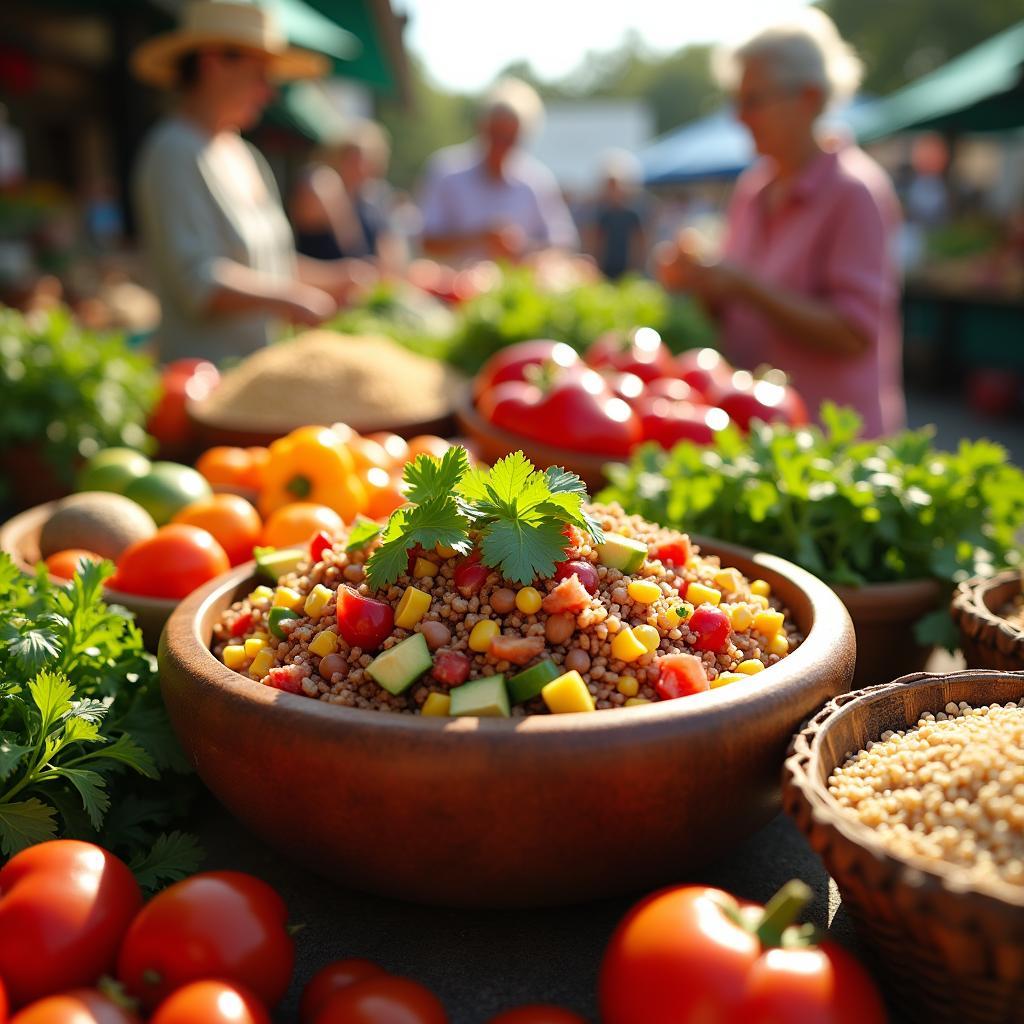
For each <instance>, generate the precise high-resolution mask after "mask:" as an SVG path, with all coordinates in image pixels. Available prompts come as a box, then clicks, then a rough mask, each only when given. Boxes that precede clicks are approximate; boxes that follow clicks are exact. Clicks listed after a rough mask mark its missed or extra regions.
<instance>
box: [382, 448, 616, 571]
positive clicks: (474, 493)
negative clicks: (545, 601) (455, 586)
mask: <svg viewBox="0 0 1024 1024" xmlns="http://www.w3.org/2000/svg"><path fill="white" fill-rule="evenodd" d="M405 482H406V484H407V485H408V490H407V497H408V498H409V501H410V502H411V503H412V504H410V505H408V506H406V507H405V508H401V509H399V510H398V511H397V512H394V513H392V515H391V518H390V519H389V520H388V523H387V526H386V527H385V528H384V533H383V536H382V539H381V545H380V547H379V548H378V549H377V550H376V551H375V552H374V553H373V554H372V555H371V556H370V558H369V560H368V562H367V580H368V582H369V583H370V586H371V587H374V588H377V587H380V586H384V585H386V584H389V583H394V581H395V580H396V579H398V577H399V576H401V575H402V573H403V572H405V570H406V566H407V563H408V552H409V550H410V549H412V548H414V547H415V546H416V545H422V546H423V547H424V548H432V547H434V546H435V545H437V544H440V545H443V546H446V547H450V548H452V549H454V550H455V551H457V552H459V553H460V554H468V553H469V552H470V551H471V550H472V548H473V544H474V541H475V542H476V543H478V544H479V545H480V551H481V554H482V556H483V561H484V563H485V564H486V565H489V566H492V567H493V568H495V569H499V570H500V571H501V572H502V574H503V575H504V577H505V578H506V579H508V580H512V581H515V582H518V583H524V584H525V583H531V582H533V580H534V579H535V578H536V577H537V576H544V575H550V573H552V572H553V571H554V568H555V565H556V564H557V563H558V562H559V561H561V560H562V558H563V557H564V552H565V547H566V539H565V533H564V529H565V527H566V526H574V527H576V528H577V529H580V530H583V531H585V532H587V533H589V534H590V535H591V536H592V537H593V538H594V539H595V541H596V542H597V543H600V542H601V541H603V540H604V534H603V533H602V532H601V528H600V526H599V525H598V524H597V522H596V521H595V520H594V519H593V518H592V517H591V516H589V515H588V514H587V512H586V510H585V509H584V507H583V503H584V502H585V501H586V500H587V491H586V488H585V487H584V485H583V483H582V481H581V480H580V479H579V477H578V476H576V475H575V474H574V473H569V472H567V471H566V470H564V469H560V468H559V467H554V466H553V467H552V468H550V469H549V470H547V471H546V472H544V473H541V472H538V471H537V470H536V469H534V466H533V463H532V462H530V460H529V459H528V458H526V456H525V455H523V453H522V452H515V453H513V454H512V455H509V456H507V457H506V458H504V459H499V460H498V462H496V463H495V464H494V466H493V468H491V469H489V470H482V469H474V470H471V469H470V468H469V457H468V455H467V453H466V450H465V448H462V447H460V446H455V447H452V448H449V449H448V451H447V452H445V454H444V455H443V456H442V457H441V458H440V459H435V458H432V457H430V456H428V455H421V456H419V458H417V459H416V461H415V462H413V463H411V464H410V465H409V466H407V467H406V470H405Z"/></svg>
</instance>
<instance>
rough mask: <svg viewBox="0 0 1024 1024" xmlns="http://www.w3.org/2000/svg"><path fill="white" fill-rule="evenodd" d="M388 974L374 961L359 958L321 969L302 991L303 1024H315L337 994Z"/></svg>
mask: <svg viewBox="0 0 1024 1024" xmlns="http://www.w3.org/2000/svg"><path fill="white" fill-rule="evenodd" d="M386 973H387V972H386V971H385V970H384V968H383V967H380V966H379V965H377V964H375V963H374V962H373V961H372V960H363V959H360V958H359V957H353V958H351V959H349V960H335V961H334V963H330V964H328V965H327V966H326V967H321V968H320V970H319V971H317V972H316V974H314V975H313V977H312V978H310V979H309V982H308V984H307V985H306V987H305V988H304V989H303V990H302V1002H301V1003H300V1004H299V1016H300V1018H301V1019H302V1024H313V1021H314V1020H315V1018H316V1015H317V1014H318V1013H319V1012H320V1010H321V1009H322V1008H323V1006H324V1004H325V1003H326V1002H327V1000H328V999H330V997H331V996H332V995H334V993H335V992H338V991H340V990H341V989H343V988H348V986H349V985H352V984H354V983H355V982H357V981H362V979H363V978H371V977H374V976H375V975H377V974H386Z"/></svg>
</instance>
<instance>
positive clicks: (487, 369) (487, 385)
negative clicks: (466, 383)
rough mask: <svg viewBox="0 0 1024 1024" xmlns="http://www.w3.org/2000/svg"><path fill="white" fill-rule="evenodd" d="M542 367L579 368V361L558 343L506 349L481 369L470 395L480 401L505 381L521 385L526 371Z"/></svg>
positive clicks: (527, 343) (542, 342) (541, 342)
mask: <svg viewBox="0 0 1024 1024" xmlns="http://www.w3.org/2000/svg"><path fill="white" fill-rule="evenodd" d="M544 363H552V364H553V365H554V366H555V367H561V368H562V369H568V368H570V367H576V366H578V365H579V364H580V357H579V356H578V355H577V354H576V351H575V350H574V349H572V348H570V347H569V346H568V345H566V344H563V343H562V342H560V341H548V340H537V341H521V342H518V343H517V344H515V345H507V346H506V347H505V348H503V349H501V350H500V351H498V352H496V353H495V354H494V355H493V356H491V358H490V359H488V360H487V362H486V363H484V365H483V366H482V367H481V369H480V372H479V373H478V374H477V376H476V380H475V381H474V382H473V394H474V396H475V397H476V398H477V400H479V398H480V396H481V395H483V394H484V393H485V392H487V391H490V389H491V388H493V387H495V385H497V384H501V383H503V382H504V381H510V380H514V381H524V380H526V379H527V370H528V368H529V367H531V366H537V367H539V366H542V365H543V364H544Z"/></svg>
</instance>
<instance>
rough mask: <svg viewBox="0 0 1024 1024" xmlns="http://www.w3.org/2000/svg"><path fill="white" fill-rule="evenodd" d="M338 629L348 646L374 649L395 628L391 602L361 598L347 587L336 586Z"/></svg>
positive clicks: (367, 649)
mask: <svg viewBox="0 0 1024 1024" xmlns="http://www.w3.org/2000/svg"><path fill="white" fill-rule="evenodd" d="M337 594H338V597H337V602H338V632H339V633H340V634H341V635H342V638H343V639H344V640H345V643H347V644H348V645H349V646H350V647H360V648H362V649H363V650H364V651H375V650H377V648H378V647H380V645H381V644H382V643H384V641H385V640H386V639H387V638H388V637H389V636H391V634H392V633H393V632H394V629H395V612H394V609H393V608H392V607H391V605H389V604H387V603H386V602H384V601H377V600H375V599H374V598H372V597H364V596H363V595H362V594H360V593H359V592H358V591H356V590H353V589H352V588H351V587H338V591H337Z"/></svg>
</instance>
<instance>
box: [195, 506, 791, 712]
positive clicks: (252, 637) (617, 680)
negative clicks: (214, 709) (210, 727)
mask: <svg viewBox="0 0 1024 1024" xmlns="http://www.w3.org/2000/svg"><path fill="white" fill-rule="evenodd" d="M590 511H591V514H592V515H593V516H594V517H595V518H596V519H597V521H598V522H599V523H600V524H601V526H602V528H603V529H604V530H605V532H606V533H613V534H618V535H620V536H623V537H626V538H631V539H632V540H634V541H638V542H641V543H643V544H646V545H647V547H648V551H649V552H654V551H656V550H658V548H659V546H662V549H663V550H664V545H665V544H668V543H671V542H677V543H678V542H681V543H682V544H683V545H684V546H687V547H689V551H690V554H689V557H688V558H687V559H686V562H685V565H683V566H676V565H669V564H665V563H663V562H662V561H660V560H659V559H658V558H656V557H652V556H650V554H649V555H648V557H646V558H645V559H644V561H643V564H642V565H641V566H640V567H639V568H638V569H637V570H636V572H635V573H632V574H628V575H627V574H624V573H623V572H621V571H619V570H618V569H615V568H610V567H608V566H607V565H604V564H601V562H600V560H599V555H598V551H597V549H596V546H592V545H591V542H590V538H589V537H587V536H586V535H585V534H582V533H580V532H576V531H572V532H571V534H570V537H569V540H568V542H567V543H568V545H569V547H568V548H567V552H566V560H567V561H579V562H587V563H589V564H590V565H592V567H593V570H594V572H595V574H596V579H597V587H596V593H594V594H592V595H591V594H589V593H586V592H585V591H583V592H582V594H581V591H580V585H579V578H578V576H572V577H570V578H569V580H568V581H559V580H557V579H549V580H544V581H535V583H534V586H533V587H532V588H530V587H521V586H518V585H515V584H512V583H508V582H506V581H505V580H503V579H502V578H501V577H500V575H499V574H498V573H497V572H495V571H490V572H489V573H487V574H486V577H485V578H484V580H483V582H482V585H480V586H479V588H478V589H477V590H476V592H473V593H466V592H460V590H459V589H458V588H457V587H456V580H455V576H456V571H457V570H458V568H459V566H460V564H463V563H464V562H465V561H466V560H465V559H464V558H462V557H461V556H456V557H451V558H446V557H443V555H442V554H438V553H437V552H434V551H431V552H426V553H423V554H422V556H421V558H420V561H419V563H418V565H417V568H418V569H419V570H423V569H425V568H428V566H426V565H424V564H422V563H423V562H424V561H425V562H427V563H429V571H430V572H432V573H434V574H433V575H427V574H421V575H417V576H415V577H414V576H412V575H409V574H406V575H403V576H401V577H399V579H398V580H397V581H396V582H395V583H394V584H392V585H391V586H390V587H388V588H386V589H384V588H382V589H381V591H379V592H372V591H371V590H370V589H369V587H368V586H367V584H366V583H365V582H364V565H365V562H366V560H367V559H368V558H369V556H370V555H371V553H372V551H373V549H374V547H375V545H376V541H373V542H371V543H370V545H368V546H367V547H365V548H364V549H362V550H355V551H352V552H346V551H345V546H346V538H347V535H339V536H337V537H334V538H332V539H333V545H332V546H331V547H329V548H328V549H327V550H325V551H324V552H323V554H322V556H321V559H320V560H319V561H317V562H315V563H313V564H309V563H308V562H306V563H300V564H299V566H298V568H297V570H296V571H295V572H294V573H291V574H289V575H287V576H285V577H282V579H281V580H280V581H279V584H278V586H279V588H280V587H283V588H285V591H284V593H285V596H284V597H283V598H282V597H281V593H282V592H281V591H280V589H279V590H276V591H275V590H273V589H272V588H270V587H262V588H257V589H256V590H254V591H253V593H251V594H250V595H249V596H248V597H247V598H245V599H244V600H242V601H239V602H236V603H235V604H233V605H232V606H231V607H230V608H228V609H227V610H226V611H225V612H224V613H223V615H222V616H221V619H220V621H219V622H218V623H217V624H216V625H215V627H214V632H213V641H212V649H213V652H214V654H215V655H216V656H217V657H218V658H221V659H222V660H224V661H225V663H227V664H231V667H233V668H235V669H236V670H237V671H239V672H240V673H241V674H248V675H250V676H251V677H252V678H257V679H259V681H260V682H262V683H264V684H266V685H271V686H276V687H278V688H280V689H285V690H289V691H291V692H294V693H301V694H305V695H306V696H308V697H312V698H314V699H318V700H322V701H325V702H327V703H331V704H340V705H343V706H346V707H355V708H366V709H372V710H377V711H397V712H405V713H418V712H420V711H421V709H422V708H423V706H424V704H425V703H426V702H427V700H428V698H430V696H431V694H434V693H436V694H440V695H442V696H444V697H447V696H448V695H449V694H450V693H451V692H452V685H451V683H450V682H446V681H444V676H445V673H444V672H439V671H438V665H440V664H441V663H442V662H443V661H444V660H445V659H446V658H448V657H449V656H450V655H455V656H456V658H459V659H461V658H468V661H469V673H468V678H469V680H470V681H472V680H475V679H478V678H481V677H487V676H494V675H496V674H503V675H506V676H511V675H515V674H516V673H519V672H522V671H523V670H524V669H526V668H529V667H530V666H531V665H535V664H537V663H538V662H541V661H543V660H545V659H550V660H551V661H552V662H554V664H555V665H556V666H558V667H559V668H560V669H562V670H563V671H564V672H570V671H576V672H578V673H579V674H580V676H581V677H582V679H583V681H584V683H585V685H586V688H587V689H588V690H589V692H590V697H591V701H592V703H593V707H594V709H596V710H600V709H605V708H615V707H622V706H624V705H629V706H632V705H635V704H640V703H649V702H653V701H657V700H659V699H662V698H661V696H660V695H659V690H658V681H659V672H660V669H659V664H658V662H659V659H660V658H662V657H664V656H666V655H672V654H690V655H695V656H696V657H698V658H699V659H700V662H701V665H702V667H703V671H704V673H705V675H706V677H707V679H708V681H709V682H710V686H711V687H712V688H715V687H717V686H721V685H725V684H730V685H752V682H751V681H752V679H753V677H754V676H755V675H756V674H757V673H758V672H760V671H762V670H763V669H764V668H769V667H771V666H772V665H774V664H775V663H776V662H778V661H779V660H780V659H781V658H783V657H785V656H786V654H787V653H788V652H789V651H791V650H793V649H794V648H795V647H797V646H798V645H799V644H800V642H801V641H802V639H803V637H802V636H801V634H800V633H799V631H798V630H797V627H796V625H795V624H794V623H793V621H792V620H791V618H790V617H789V614H788V613H787V612H786V610H785V609H784V608H782V606H781V604H780V603H779V602H778V600H777V599H776V598H775V597H773V596H772V595H771V593H770V587H769V586H768V584H767V583H766V582H765V581H763V580H757V581H750V580H747V579H746V578H744V577H743V576H742V574H740V573H739V572H738V570H736V569H732V568H728V567H723V566H722V565H721V563H720V561H719V559H718V558H717V557H715V556H707V557H704V556H702V555H701V554H700V552H699V549H698V548H697V547H696V546H692V545H689V539H688V538H687V537H686V536H685V535H684V534H679V533H677V532H675V531H671V530H666V529H663V528H661V527H659V526H655V525H654V524H652V523H649V522H647V521H645V520H644V519H642V518H641V517H639V516H628V515H626V514H625V513H624V512H623V510H622V509H621V507H619V506H618V505H606V506H603V505H592V506H590ZM410 561H413V560H412V559H411V560H410ZM481 575H483V574H481ZM652 584H653V587H652V586H651V585H652ZM695 584H696V585H697V587H696V589H694V585H695ZM318 586H319V587H321V588H326V590H327V591H328V592H329V593H330V594H331V595H332V596H331V597H330V598H329V599H328V600H327V602H326V604H325V605H324V606H323V607H322V609H320V610H319V612H318V614H315V615H313V616H310V615H303V614H301V611H302V609H303V608H304V604H305V599H306V598H307V597H308V595H310V593H311V592H312V591H313V590H314V588H317V587H318ZM343 586H347V587H351V588H352V589H354V590H355V591H357V592H358V593H359V594H361V595H363V596H365V597H372V598H375V599H377V600H383V601H386V602H387V603H388V604H390V605H391V606H392V607H393V608H395V609H398V607H399V603H400V601H401V599H402V597H403V594H404V593H405V592H406V589H407V588H409V587H416V588H417V590H419V591H422V592H423V593H424V594H426V595H429V608H428V609H427V611H426V612H425V614H424V615H423V617H422V618H421V619H420V620H419V621H418V622H417V623H416V624H415V626H414V627H413V628H412V629H402V628H399V627H397V626H396V627H395V628H394V630H393V631H392V633H391V635H389V636H388V637H387V638H386V639H385V640H384V641H383V643H382V644H381V646H380V648H379V649H378V650H375V651H365V650H362V649H360V648H359V647H352V646H349V645H348V644H347V643H346V642H345V641H344V639H343V638H342V637H341V636H339V635H337V634H338V622H337V601H336V597H337V594H338V588H339V587H343ZM574 588H575V589H574ZM681 589H682V590H683V591H684V592H685V596H686V599H687V600H686V601H684V600H683V599H682V598H681V596H680V591H681ZM556 590H557V591H558V594H555V591H556ZM323 592H324V591H323V589H321V590H319V591H318V593H319V594H321V595H322V594H323ZM574 592H575V593H576V594H577V595H580V594H581V596H582V598H583V601H582V605H583V606H582V607H580V608H579V609H578V610H576V611H574V612H573V613H571V614H570V613H568V612H554V611H551V610H549V609H551V608H554V607H555V606H557V604H558V603H559V601H560V599H561V597H562V595H563V594H566V593H569V594H570V597H571V595H572V593H574ZM552 595H554V596H552ZM695 598H696V599H699V600H700V602H701V603H700V604H697V600H695ZM281 600H285V601H291V602H292V603H293V605H294V607H296V608H297V609H298V610H299V611H300V614H299V616H298V617H296V618H292V619H287V620H285V621H284V622H282V623H280V625H279V629H281V630H283V631H284V632H285V637H284V639H280V640H278V639H276V638H275V637H273V636H271V635H270V634H269V630H268V615H269V613H270V610H271V608H272V607H273V605H274V603H275V601H276V602H278V603H280V601H281ZM688 602H692V603H690V604H688ZM538 604H540V605H541V607H539V608H538V607H536V606H537V605H538ZM694 605H696V606H697V607H698V608H704V607H706V606H714V605H717V606H718V607H719V608H720V609H721V611H723V612H724V613H725V614H726V616H727V617H728V621H729V632H728V638H727V640H726V641H725V642H724V644H723V646H722V649H721V650H720V651H717V652H716V651H713V650H700V649H698V644H699V641H700V637H699V635H698V634H697V633H695V632H693V631H692V630H691V629H690V628H689V626H688V624H687V623H688V622H689V621H690V620H691V619H692V617H693V615H692V612H693V606H694ZM680 608H682V609H683V612H682V615H683V619H682V621H681V620H680V615H679V611H678V610H679V609H680ZM706 614H707V613H705V615H706ZM482 623H488V624H489V625H484V626H481V625H480V624H482ZM478 626H479V627H480V628H478V629H477V630H476V632H475V633H474V627H478ZM627 627H628V629H630V630H636V632H635V633H634V636H635V637H636V638H638V639H640V638H642V639H643V641H645V643H644V646H645V648H646V649H645V650H644V653H643V654H642V655H640V656H639V657H633V656H632V655H630V654H628V653H627V655H626V658H625V659H624V658H623V657H617V656H616V655H617V653H618V652H619V651H621V650H622V645H623V642H624V641H622V640H620V645H619V646H618V647H615V648H613V644H614V641H615V638H616V636H618V635H619V634H622V633H625V632H626V630H627ZM637 627H640V628H639V629H637ZM326 631H330V632H333V633H334V634H335V635H334V636H333V637H321V635H322V634H323V633H325V632H326ZM414 632H416V633H422V634H423V636H424V639H425V640H426V644H427V647H428V648H429V651H430V652H431V655H432V657H433V658H434V660H435V668H434V670H433V671H432V672H431V671H428V672H426V673H425V674H423V675H422V676H421V677H420V678H419V679H418V680H417V681H416V682H415V683H413V684H412V686H411V687H410V688H409V689H408V690H406V692H404V693H401V694H398V695H395V694H392V693H390V692H388V691H387V690H385V689H383V688H382V687H381V686H379V685H378V684H377V683H376V682H375V681H374V680H373V679H372V678H371V677H370V675H369V674H368V673H367V667H368V666H369V665H370V663H371V662H372V661H373V659H374V658H375V657H376V656H377V655H378V654H379V653H381V651H386V650H388V649H390V648H392V647H394V646H396V645H397V644H399V643H401V642H402V641H403V640H405V639H406V638H408V637H410V636H411V635H412V634H413V633H414ZM488 632H489V633H490V634H492V635H491V637H490V638H488V635H487V634H488ZM318 638H321V639H320V640H318ZM481 638H482V642H481ZM624 639H625V638H624ZM247 641H248V643H247ZM524 641H525V643H524ZM655 644H656V646H655ZM625 646H629V644H625ZM311 647H312V648H313V650H311ZM481 647H483V649H480V648H481ZM328 649H331V651H332V652H331V653H329V654H326V655H321V656H318V655H317V654H316V653H314V652H315V651H316V650H320V651H324V650H328ZM226 650H228V656H227V657H226V656H225V651H226ZM243 652H244V653H243ZM503 653H504V654H508V657H502V654H503ZM510 658H511V659H512V660H510ZM254 666H255V670H254ZM436 701H437V698H435V699H434V702H436ZM434 702H432V703H434ZM548 711H549V708H548V707H547V705H546V704H545V701H544V699H542V698H541V697H540V696H538V697H535V698H534V699H532V700H529V701H527V702H525V703H522V704H518V705H513V707H512V708H511V714H512V715H513V716H522V715H527V714H543V713H547V712H548ZM428 713H429V712H428Z"/></svg>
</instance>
